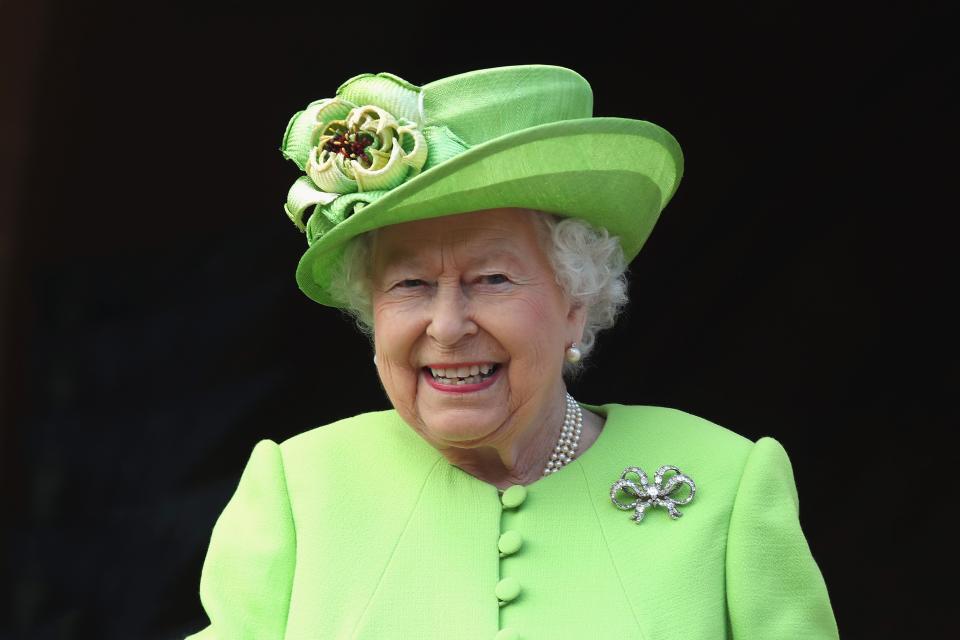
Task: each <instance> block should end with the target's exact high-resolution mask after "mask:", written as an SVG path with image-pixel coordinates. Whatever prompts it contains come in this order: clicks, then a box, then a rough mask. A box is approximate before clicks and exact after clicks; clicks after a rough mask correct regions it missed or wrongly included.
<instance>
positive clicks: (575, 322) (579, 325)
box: [567, 302, 587, 343]
mask: <svg viewBox="0 0 960 640" xmlns="http://www.w3.org/2000/svg"><path fill="white" fill-rule="evenodd" d="M567 326H568V328H569V333H568V338H569V340H568V343H569V342H583V329H584V327H586V326H587V305H585V304H580V305H574V304H573V303H572V302H571V303H570V307H569V310H568V312H567Z"/></svg>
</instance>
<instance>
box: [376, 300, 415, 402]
mask: <svg viewBox="0 0 960 640" xmlns="http://www.w3.org/2000/svg"><path fill="white" fill-rule="evenodd" d="M405 319H406V320H407V321H406V322H404V320H405ZM418 337H419V332H418V329H417V326H416V324H415V323H412V322H409V318H408V317H406V316H404V315H403V314H399V315H398V314H393V313H391V312H390V310H389V309H384V308H380V309H378V308H375V309H374V333H373V339H374V345H375V347H376V351H377V370H378V371H379V373H380V380H381V382H382V383H383V386H384V388H385V389H386V391H387V395H389V396H390V398H391V399H392V400H395V402H398V403H403V404H408V403H409V401H407V400H405V398H406V397H407V396H410V395H412V394H413V393H414V391H415V389H416V385H417V377H418V376H419V373H420V370H419V369H418V368H416V367H414V366H413V365H412V364H411V362H412V361H413V360H414V359H415V358H414V356H415V355H416V354H415V353H414V349H415V346H416V344H417V340H418Z"/></svg>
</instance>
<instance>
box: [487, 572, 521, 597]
mask: <svg viewBox="0 0 960 640" xmlns="http://www.w3.org/2000/svg"><path fill="white" fill-rule="evenodd" d="M493 592H494V593H495V594H496V595H497V598H498V599H499V600H503V601H504V602H509V601H510V600H513V599H514V598H516V597H517V596H518V595H520V582H519V581H518V580H517V579H516V578H513V577H510V578H504V579H503V580H501V581H500V582H498V583H497V586H496V588H495V589H494V590H493Z"/></svg>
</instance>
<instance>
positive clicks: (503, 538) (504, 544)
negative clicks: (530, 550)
mask: <svg viewBox="0 0 960 640" xmlns="http://www.w3.org/2000/svg"><path fill="white" fill-rule="evenodd" d="M522 544H523V538H522V537H521V536H520V534H519V533H518V532H516V531H513V530H512V529H511V530H509V531H504V532H503V533H501V534H500V540H499V541H497V547H498V548H499V549H500V553H502V554H503V555H506V556H508V555H510V554H511V553H516V552H517V551H518V550H519V549H520V545H522Z"/></svg>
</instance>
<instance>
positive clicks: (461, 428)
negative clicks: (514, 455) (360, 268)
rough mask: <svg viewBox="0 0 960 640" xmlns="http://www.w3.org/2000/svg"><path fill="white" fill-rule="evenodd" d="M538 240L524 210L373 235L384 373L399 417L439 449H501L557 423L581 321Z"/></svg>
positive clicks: (539, 235) (531, 219)
mask: <svg viewBox="0 0 960 640" xmlns="http://www.w3.org/2000/svg"><path fill="white" fill-rule="evenodd" d="M541 238H542V230H541V227H540V223H539V222H538V221H537V219H536V218H535V217H534V215H533V214H531V213H529V212H527V211H523V210H519V209H490V210H486V211H477V212H472V213H465V214H458V215H453V216H447V217H442V218H434V219H430V220H419V221H414V222H407V223H403V224H399V225H392V226H388V227H384V228H382V229H380V230H378V231H377V233H376V235H375V237H374V239H373V244H372V269H371V278H372V302H373V316H374V343H375V346H376V352H377V369H378V371H379V374H380V379H381V381H382V383H383V386H384V389H385V390H386V392H387V395H388V397H389V398H390V401H391V403H392V404H393V406H394V407H395V408H396V409H397V411H398V412H399V413H400V415H401V417H403V418H404V420H405V421H406V422H407V423H408V424H410V425H411V426H412V427H413V428H414V429H415V430H417V431H418V432H419V433H420V435H421V436H423V437H424V438H425V439H426V440H427V441H428V442H430V443H431V444H433V445H434V446H435V447H437V448H440V449H444V448H448V447H464V448H471V447H477V446H483V445H492V446H500V445H503V444H505V443H510V442H513V441H519V440H522V439H524V438H525V437H527V436H529V433H528V432H530V431H531V430H537V429H539V428H540V427H542V426H544V425H547V424H553V422H554V421H555V419H556V416H557V415H559V416H560V418H559V419H560V420H562V416H563V409H564V407H563V404H562V403H563V392H564V385H563V380H562V377H561V371H562V367H563V362H564V352H565V350H566V348H567V347H568V346H569V345H570V343H572V342H577V341H579V340H580V338H581V336H582V334H583V326H584V321H585V313H584V310H583V308H582V307H573V306H572V305H571V303H570V302H569V301H568V299H567V297H566V296H565V294H564V292H563V290H562V289H561V288H560V286H559V285H558V284H557V282H556V280H555V277H554V272H553V269H552V267H551V265H550V261H549V259H548V257H547V255H546V253H545V252H544V249H543V244H542V240H541ZM554 426H556V425H554ZM557 428H559V427H557ZM554 437H555V436H554Z"/></svg>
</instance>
